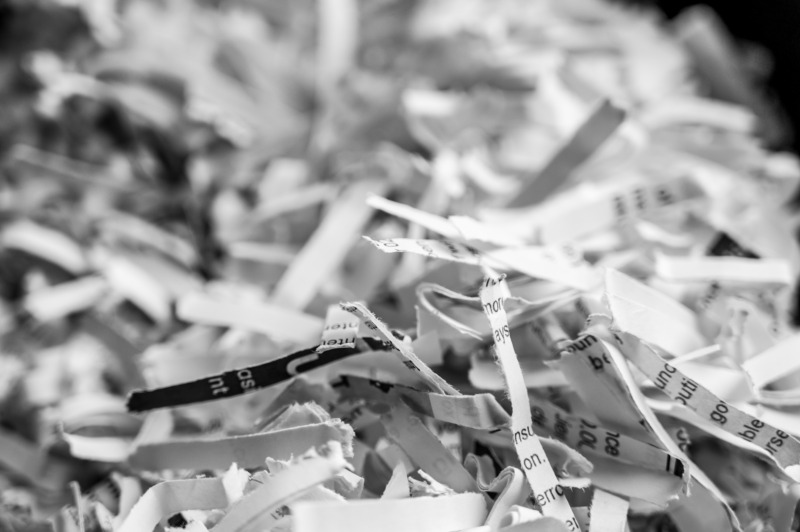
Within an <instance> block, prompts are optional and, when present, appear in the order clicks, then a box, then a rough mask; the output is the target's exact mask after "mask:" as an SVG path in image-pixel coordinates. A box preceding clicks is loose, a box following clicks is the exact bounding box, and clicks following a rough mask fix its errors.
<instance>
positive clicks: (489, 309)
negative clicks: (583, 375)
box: [480, 276, 580, 531]
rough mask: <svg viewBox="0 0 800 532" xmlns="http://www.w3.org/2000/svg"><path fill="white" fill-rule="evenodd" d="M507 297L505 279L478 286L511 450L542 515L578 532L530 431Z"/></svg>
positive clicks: (559, 487) (523, 385)
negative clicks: (506, 409) (503, 390)
mask: <svg viewBox="0 0 800 532" xmlns="http://www.w3.org/2000/svg"><path fill="white" fill-rule="evenodd" d="M508 296H509V291H508V285H507V284H506V281H505V278H504V277H494V276H492V277H487V278H486V280H485V281H484V283H483V285H482V287H481V291H480V298H481V304H482V305H483V309H484V312H485V313H486V317H487V318H488V319H489V323H490V324H491V326H492V336H493V337H494V343H495V348H496V349H495V354H496V356H497V361H498V363H499V364H500V368H501V371H502V373H503V376H504V378H505V380H506V387H507V388H508V393H509V396H510V398H511V431H512V434H513V438H514V447H515V448H516V450H517V456H518V457H519V461H520V463H521V464H522V469H523V471H524V472H525V476H526V477H527V479H528V483H529V484H530V486H531V489H532V490H533V496H534V499H535V500H536V502H537V503H538V504H539V505H540V506H541V508H542V512H543V513H544V514H545V515H548V516H551V517H555V518H557V519H559V520H560V521H561V522H563V523H565V524H566V526H567V529H568V530H570V531H572V530H580V527H579V525H578V521H577V519H576V518H575V515H574V514H573V513H572V509H571V508H570V506H569V503H568V502H567V499H566V498H565V497H564V490H563V488H562V487H561V486H560V485H559V483H558V478H556V475H555V473H554V472H553V469H552V466H551V465H550V462H549V461H548V459H547V456H546V455H545V452H544V448H543V447H542V444H541V442H540V441H539V438H538V437H537V436H536V434H534V432H533V419H532V417H531V408H530V403H529V401H528V390H527V388H526V387H525V379H524V378H523V377H522V369H521V368H520V365H519V360H518V359H517V354H516V352H515V351H514V346H513V344H512V343H511V333H510V330H509V327H508V318H507V317H506V311H505V307H504V305H503V301H504V300H505V299H506V298H507V297H508Z"/></svg>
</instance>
